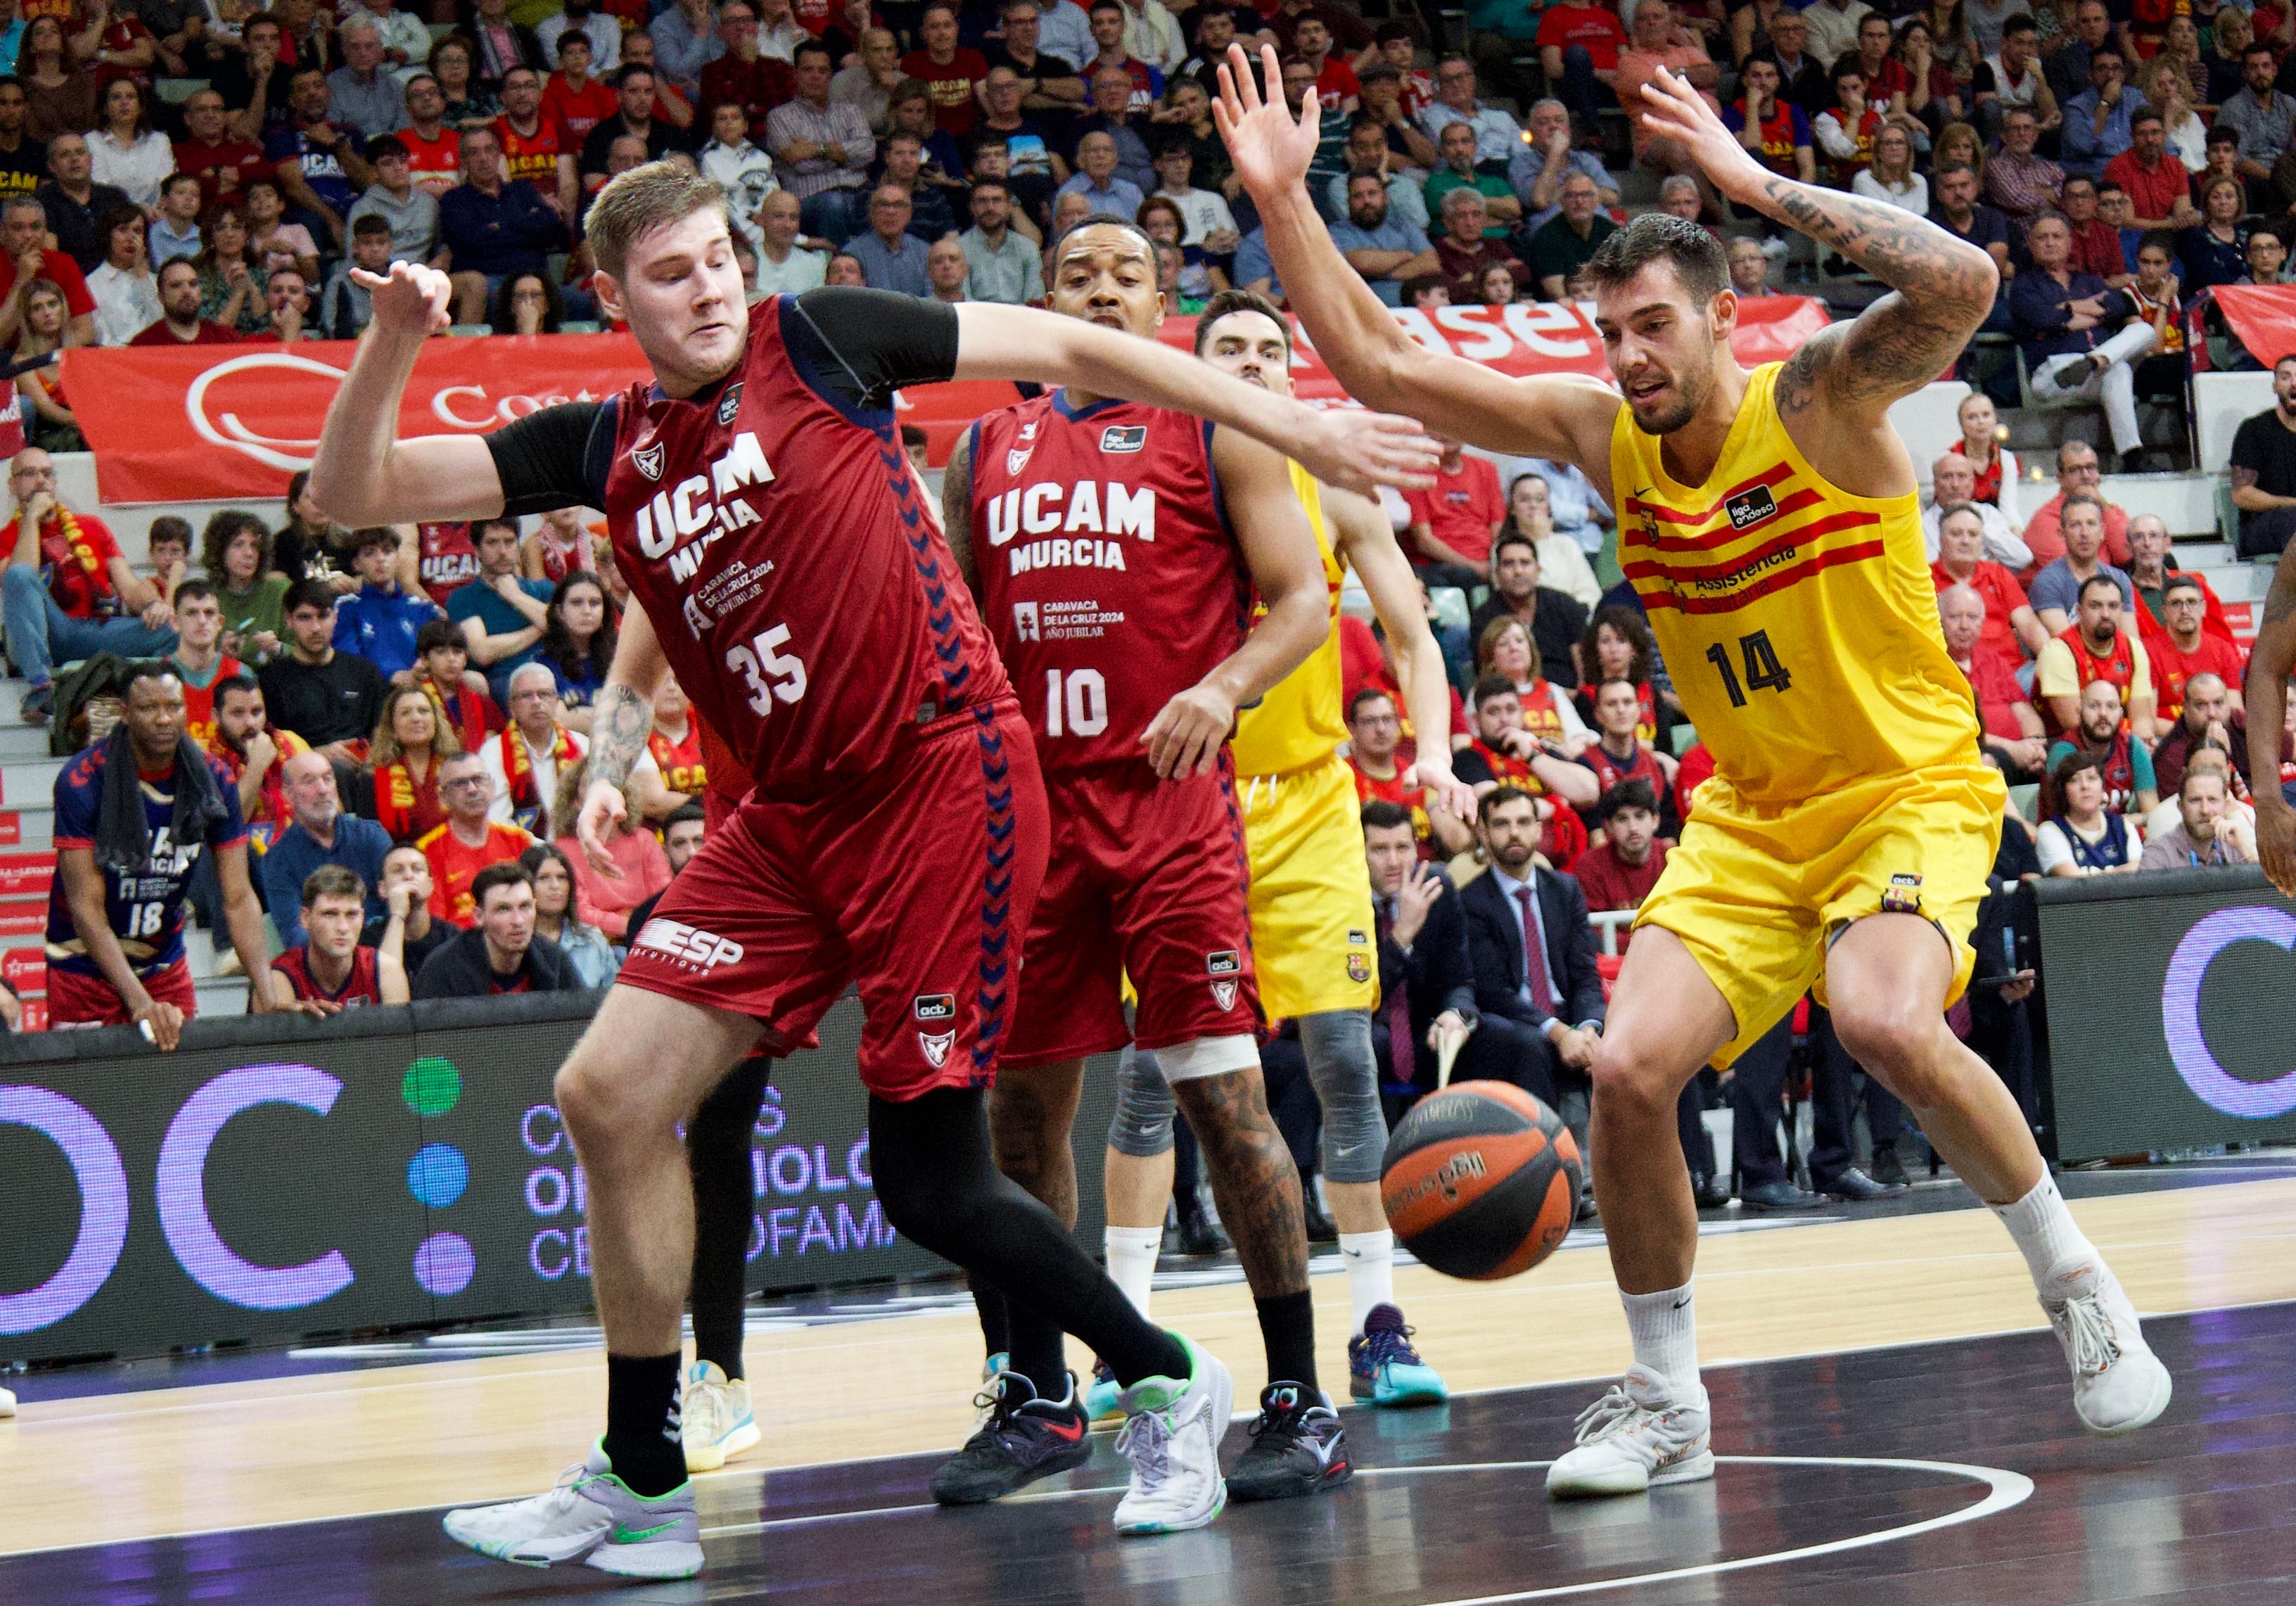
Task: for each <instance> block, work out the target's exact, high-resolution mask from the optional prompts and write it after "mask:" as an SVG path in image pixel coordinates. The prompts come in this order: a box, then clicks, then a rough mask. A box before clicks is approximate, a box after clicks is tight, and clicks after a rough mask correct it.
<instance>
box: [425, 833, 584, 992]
mask: <svg viewBox="0 0 2296 1606" xmlns="http://www.w3.org/2000/svg"><path fill="white" fill-rule="evenodd" d="M464 896H465V897H467V898H468V899H469V900H470V904H471V919H470V921H469V922H466V923H467V924H468V926H469V929H468V930H464V931H463V932H462V933H461V934H460V935H459V936H457V937H455V938H454V939H452V940H451V941H449V942H447V944H445V945H444V946H441V947H440V948H439V951H438V952H436V953H435V954H433V955H430V959H429V961H428V962H427V963H424V965H423V967H422V973H421V974H420V975H418V976H417V977H416V978H415V979H414V996H416V997H417V998H488V997H497V996H501V995H503V994H505V993H570V992H578V991H579V990H581V987H582V981H581V978H580V977H579V976H578V975H577V974H576V972H575V970H574V965H573V962H572V961H570V960H569V959H568V958H567V957H566V955H565V954H564V953H563V952H562V951H561V949H560V948H559V946H558V945H557V944H556V943H554V942H553V941H551V940H550V939H549V938H546V937H544V936H542V935H540V934H539V933H537V931H536V930H535V919H536V916H535V898H534V876H533V874H532V873H530V872H529V870H528V869H527V867H526V866H525V865H524V864H521V863H519V862H518V860H517V859H516V858H515V857H512V858H510V859H506V860H504V861H502V862H500V863H497V864H488V866H487V867H486V868H485V869H483V870H481V871H480V872H479V873H477V874H476V875H475V876H473V877H471V883H470V889H469V890H468V892H467V893H465V894H464Z"/></svg>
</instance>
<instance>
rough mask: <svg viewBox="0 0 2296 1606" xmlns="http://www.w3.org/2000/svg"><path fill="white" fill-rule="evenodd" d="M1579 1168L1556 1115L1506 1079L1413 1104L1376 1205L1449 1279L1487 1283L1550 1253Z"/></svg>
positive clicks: (1393, 1140) (1564, 1229) (1390, 1153)
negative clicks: (1379, 1205) (1378, 1205)
mask: <svg viewBox="0 0 2296 1606" xmlns="http://www.w3.org/2000/svg"><path fill="white" fill-rule="evenodd" d="M1584 1178H1585V1168H1584V1167H1583V1166H1582V1165H1581V1163H1580V1161H1579V1145H1578V1143H1577V1142H1576V1141H1575V1140H1574V1139H1573V1138H1572V1137H1571V1135H1570V1128H1569V1127H1565V1126H1563V1124H1562V1117H1561V1116H1559V1115H1557V1114H1555V1113H1554V1111H1553V1110H1549V1109H1548V1108H1547V1107H1546V1105H1545V1104H1544V1103H1542V1102H1539V1100H1538V1099H1537V1098H1536V1097H1534V1096H1533V1095H1531V1094H1527V1093H1525V1092H1523V1091H1522V1090H1521V1088H1519V1087H1514V1086H1510V1085H1508V1084H1507V1083H1505V1082H1461V1083H1459V1084H1457V1085H1456V1086H1452V1087H1448V1088H1446V1089H1445V1090H1444V1091H1442V1092H1441V1093H1438V1094H1431V1095H1430V1096H1429V1097H1427V1098H1423V1099H1422V1100H1420V1101H1419V1102H1418V1104H1417V1105H1415V1107H1414V1108H1413V1110H1412V1111H1411V1113H1410V1114H1409V1115H1407V1116H1406V1117H1404V1118H1403V1121H1402V1124H1401V1125H1399V1126H1398V1127H1396V1129H1395V1132H1394V1134H1393V1135H1391V1136H1390V1138H1389V1139H1388V1140H1387V1158H1386V1160H1385V1161H1384V1163H1383V1164H1382V1168H1381V1173H1380V1184H1379V1193H1380V1202H1381V1203H1382V1204H1383V1205H1384V1206H1386V1207H1387V1220H1388V1225H1390V1226H1391V1227H1393V1228H1394V1229H1395V1235H1396V1237H1397V1238H1398V1239H1399V1240H1400V1241H1402V1243H1403V1246H1404V1247H1405V1248H1406V1249H1407V1250H1410V1251H1411V1252H1412V1253H1413V1254H1414V1255H1416V1256H1417V1257H1418V1258H1420V1260H1421V1261H1422V1262H1423V1263H1424V1264H1426V1265H1428V1266H1433V1267H1434V1268H1435V1269H1436V1270H1437V1271H1439V1272H1441V1273H1443V1274H1445V1275H1447V1276H1452V1277H1466V1278H1472V1279H1474V1280H1476V1281H1479V1282H1488V1281H1491V1280H1493V1279H1495V1278H1499V1277H1512V1276H1513V1275H1514V1274H1516V1273H1517V1272H1527V1271H1529V1269H1530V1268H1531V1267H1532V1266H1537V1265H1538V1263H1539V1262H1540V1261H1542V1260H1544V1259H1546V1258H1547V1257H1548V1256H1549V1255H1551V1254H1553V1253H1554V1250H1555V1249H1556V1247H1557V1246H1559V1245H1560V1244H1561V1243H1562V1239H1563V1236H1564V1234H1566V1233H1569V1232H1570V1224H1571V1222H1572V1221H1573V1220H1574V1219H1576V1218H1577V1217H1578V1213H1579V1186H1580V1184H1581V1183H1582V1182H1583V1181H1584Z"/></svg>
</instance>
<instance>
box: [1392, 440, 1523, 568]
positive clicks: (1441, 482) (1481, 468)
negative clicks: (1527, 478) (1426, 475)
mask: <svg viewBox="0 0 2296 1606" xmlns="http://www.w3.org/2000/svg"><path fill="white" fill-rule="evenodd" d="M1403 500H1404V504H1405V505H1406V506H1407V507H1409V508H1410V510H1411V521H1412V522H1413V523H1414V524H1424V525H1425V526H1426V527H1427V532H1428V534H1430V535H1431V536H1433V537H1435V538H1436V539H1437V540H1438V541H1440V542H1441V543H1442V544H1443V545H1446V546H1447V547H1449V548H1450V549H1451V550H1452V551H1453V552H1456V553H1458V554H1459V555H1460V556H1462V557H1464V558H1469V559H1472V561H1475V562H1478V563H1482V562H1488V561H1489V559H1490V555H1491V531H1492V529H1493V528H1494V527H1496V526H1497V523H1498V522H1499V520H1502V519H1504V518H1505V517H1506V497H1505V496H1504V495H1503V494H1501V492H1500V490H1499V471H1498V470H1497V469H1495V468H1493V467H1492V466H1491V464H1490V461H1489V460H1488V458H1482V457H1476V456H1472V455H1467V456H1462V457H1461V458H1460V459H1459V471H1458V472H1457V473H1456V474H1450V473H1446V472H1444V471H1443V470H1441V469H1440V468H1438V469H1437V470H1436V471H1435V483H1434V484H1433V485H1432V486H1431V487H1429V488H1427V489H1425V490H1423V491H1406V492H1404V493H1403ZM1419 555H1420V558H1421V559H1422V561H1426V562H1439V561H1444V560H1442V559H1439V558H1438V557H1437V556H1436V555H1435V554H1434V553H1420V554H1419Z"/></svg>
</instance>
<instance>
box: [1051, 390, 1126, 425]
mask: <svg viewBox="0 0 2296 1606" xmlns="http://www.w3.org/2000/svg"><path fill="white" fill-rule="evenodd" d="M1120 406H1124V398H1123V397H1120V396H1103V397H1101V398H1100V399H1099V400H1098V401H1096V402H1094V403H1092V404H1091V405H1090V406H1083V407H1079V406H1076V405H1075V404H1074V403H1073V402H1071V401H1070V400H1069V388H1068V387H1067V386H1066V385H1062V387H1061V388H1060V389H1057V390H1055V391H1054V392H1053V411H1054V412H1055V413H1058V414H1060V415H1061V416H1062V418H1065V419H1067V420H1068V421H1069V422H1070V423H1072V424H1074V423H1082V422H1084V421H1085V420H1086V419H1087V418H1090V417H1091V416H1092V415H1093V414H1095V413H1105V412H1107V411H1108V410H1109V408H1111V407H1120Z"/></svg>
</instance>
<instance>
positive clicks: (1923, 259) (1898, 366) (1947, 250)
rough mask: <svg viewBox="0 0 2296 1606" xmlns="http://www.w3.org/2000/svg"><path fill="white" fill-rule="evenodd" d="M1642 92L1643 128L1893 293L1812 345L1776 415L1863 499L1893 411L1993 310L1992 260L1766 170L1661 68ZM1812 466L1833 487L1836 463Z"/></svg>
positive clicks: (1890, 213)
mask: <svg viewBox="0 0 2296 1606" xmlns="http://www.w3.org/2000/svg"><path fill="white" fill-rule="evenodd" d="M1643 94H1644V99H1645V101H1646V102H1648V104H1646V105H1645V106H1644V107H1642V108H1641V109H1640V110H1641V114H1642V119H1643V125H1644V127H1646V128H1648V129H1650V130H1651V131H1652V133H1653V134H1657V135H1664V136H1666V137H1667V138H1669V139H1672V140H1675V141H1677V142H1678V143H1681V144H1683V145H1684V146H1685V147H1687V148H1688V150H1689V152H1690V153H1691V155H1692V156H1693V158H1694V159H1695V160H1697V162H1698V165H1699V166H1700V167H1701V168H1703V169H1705V172H1706V176H1707V177H1708V178H1710V180H1712V181H1713V184H1714V187H1715V188H1716V189H1717V190H1718V191H1719V192H1720V193H1722V194H1724V195H1726V196H1727V197H1728V198H1729V199H1730V200H1731V201H1734V202H1736V203H1738V204H1739V205H1741V206H1748V207H1751V208H1753V209H1755V210H1757V211H1759V212H1760V213H1762V214H1763V215H1764V216H1765V217H1773V218H1775V219H1776V220H1777V221H1778V222H1780V223H1784V224H1789V225H1792V226H1793V227H1794V228H1797V229H1800V231H1801V232H1802V233H1803V234H1808V236H1809V237H1810V238H1811V239H1813V240H1815V241H1816V242H1818V244H1819V245H1821V246H1823V247H1825V249H1826V250H1833V251H1838V252H1840V253H1841V255H1842V256H1845V257H1847V258H1849V259H1850V260H1851V261H1852V262H1855V263H1856V264H1857V266H1859V267H1861V268H1864V269H1865V270H1866V272H1867V273H1869V274H1873V275H1874V277H1875V278H1877V279H1879V280H1881V281H1882V283H1884V284H1887V285H1889V286H1890V289H1891V290H1892V291H1894V292H1896V293H1894V294H1891V295H1886V296H1883V297H1882V299H1880V300H1878V301H1876V302H1874V304H1873V305H1872V306H1871V307H1867V308H1866V310H1865V311H1864V312H1863V313H1861V314H1859V315H1857V318H1856V320H1855V321H1853V322H1851V323H1849V324H1833V325H1832V326H1831V327H1829V328H1827V329H1826V330H1825V331H1824V332H1822V333H1819V334H1817V335H1815V336H1813V337H1812V338H1811V339H1810V340H1808V341H1806V342H1805V343H1804V344H1803V346H1802V348H1801V349H1800V351H1798V352H1796V353H1795V354H1794V356H1793V358H1792V361H1790V362H1789V363H1787V365H1786V366H1785V371H1784V373H1782V374H1780V375H1779V377H1778V407H1779V411H1780V412H1781V413H1783V414H1784V415H1785V417H1786V419H1787V422H1788V427H1789V428H1790V429H1791V430H1792V431H1793V434H1794V438H1795V441H1796V444H1798V445H1800V446H1801V447H1803V450H1804V452H1805V453H1806V454H1808V455H1810V456H1812V457H1813V458H1815V457H1816V456H1817V455H1818V454H1817V453H1816V452H1812V451H1810V447H1811V446H1812V445H1813V444H1815V445H1816V446H1817V447H1819V448H1820V450H1821V451H1824V450H1826V448H1828V447H1831V448H1833V450H1832V451H1831V452H1829V453H1828V455H1831V456H1833V457H1834V458H1835V459H1836V461H1839V462H1841V463H1846V464H1849V465H1852V467H1851V468H1850V471H1849V474H1848V477H1847V478H1846V479H1838V480H1837V483H1841V485H1842V487H1843V488H1844V489H1846V490H1853V491H1854V490H1856V489H1857V478H1858V476H1857V472H1856V471H1855V465H1856V464H1857V463H1858V462H1859V461H1860V459H1861V457H1862V456H1870V455H1871V452H1872V439H1871V438H1872V435H1873V432H1874V430H1876V429H1878V428H1880V427H1881V426H1882V420H1883V415H1884V414H1886V413H1887V412H1888V411H1889V407H1890V403H1891V402H1894V401H1896V400H1897V399H1898V397H1901V396H1909V395H1911V394H1912V393H1913V392H1915V391H1916V390H1918V389H1921V388H1922V387H1923V385H1926V384H1928V383H1929V382H1930V381H1931V380H1934V379H1935V378H1937V376H1938V375H1939V373H1943V372H1944V371H1945V369H1946V368H1947V367H1948V365H1950V364H1951V363H1952V361H1953V359H1954V358H1955V357H1956V356H1960V355H1961V349H1962V348H1963V347H1964V346H1966V345H1967V344H1968V343H1969V337H1970V336H1971V335H1972V334H1974V333H1976V332H1977V326H1978V325H1979V324H1982V323H1983V322H1984V321H1985V315H1986V314H1987V313H1989V312H1990V311H1991V310H1992V309H1993V294H1994V291H1995V290H1996V289H1997V287H1998V285H1999V283H2000V282H2001V275H2000V273H1999V271H1998V270H1997V268H1996V267H1995V266H1994V264H1993V258H1991V257H1990V256H1989V255H1988V254H1987V253H1986V252H1985V251H1983V250H1980V249H1979V248H1978V247H1976V246H1973V245H1971V244H1968V243H1967V242H1964V241H1960V240H1956V239H1955V238H1954V237H1953V236H1952V235H1951V234H1948V233H1946V232H1945V230H1943V229H1941V228H1939V227H1938V225H1935V224H1933V223H1931V222H1930V221H1928V220H1927V219H1926V218H1923V217H1915V215H1914V214H1913V213H1911V212H1907V211H1901V210H1900V209H1898V208H1896V207H1893V206H1890V205H1888V204H1887V203H1885V202H1882V201H1868V200H1866V199H1865V198H1864V197H1862V196H1857V195H1850V194H1847V193H1843V192H1841V191H1840V190H1825V189H1819V188H1817V187H1816V186H1815V185H1812V184H1800V183H1798V182H1796V181H1795V180H1793V179H1791V178H1784V177H1781V176H1779V175H1777V174H1775V173H1773V172H1771V171H1770V170H1769V169H1768V168H1765V167H1763V166H1762V165H1761V164H1760V163H1759V162H1758V161H1756V160H1754V159H1753V158H1752V157H1751V155H1749V154H1748V153H1747V152H1746V149H1745V147H1744V146H1743V145H1741V144H1740V143H1738V140H1737V137H1736V135H1733V134H1732V133H1731V132H1730V131H1729V130H1728V129H1727V128H1726V127H1723V125H1722V119H1720V118H1718V117H1717V116H1715V115H1714V111H1713V108H1712V107H1710V106H1709V105H1708V104H1707V103H1706V102H1705V101H1704V99H1702V97H1701V96H1700V95H1699V94H1698V92H1697V91H1695V90H1694V89H1692V88H1691V87H1690V86H1688V85H1687V84H1686V83H1685V82H1684V81H1683V80H1682V79H1680V78H1677V77H1675V76H1674V75H1673V74H1672V73H1670V72H1669V71H1667V70H1665V69H1664V68H1661V69H1660V70H1659V74H1658V78H1657V79H1656V80H1655V81H1654V82H1652V83H1651V84H1649V85H1647V86H1644V90H1643ZM1806 437H1807V438H1806ZM1817 466H1818V468H1819V469H1820V471H1824V472H1826V474H1827V477H1828V478H1829V479H1835V478H1836V476H1834V475H1833V473H1832V472H1831V471H1830V465H1829V464H1827V463H1818V464H1817ZM1873 473H1874V471H1873V469H1872V468H1870V467H1869V468H1867V470H1866V478H1869V479H1870V478H1872V477H1873Z"/></svg>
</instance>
